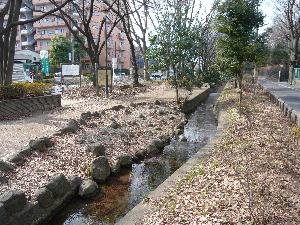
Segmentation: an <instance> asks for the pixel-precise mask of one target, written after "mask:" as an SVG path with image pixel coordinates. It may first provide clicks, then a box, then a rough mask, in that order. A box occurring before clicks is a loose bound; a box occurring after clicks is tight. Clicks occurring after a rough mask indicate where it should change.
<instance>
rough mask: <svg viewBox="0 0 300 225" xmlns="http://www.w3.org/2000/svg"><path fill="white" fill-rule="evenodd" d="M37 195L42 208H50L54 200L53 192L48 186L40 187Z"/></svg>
mask: <svg viewBox="0 0 300 225" xmlns="http://www.w3.org/2000/svg"><path fill="white" fill-rule="evenodd" d="M35 197H36V200H37V202H38V203H39V206H40V207H41V208H49V207H50V206H51V205H52V204H53V202H54V196H53V193H52V192H51V191H50V190H49V189H47V188H46V187H42V188H40V189H38V190H37V192H36V193H35Z"/></svg>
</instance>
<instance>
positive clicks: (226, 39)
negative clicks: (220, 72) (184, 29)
mask: <svg viewBox="0 0 300 225" xmlns="http://www.w3.org/2000/svg"><path fill="white" fill-rule="evenodd" d="M259 3H260V1H259V0H226V1H224V2H223V3H222V4H221V5H220V6H219V8H218V15H217V17H216V25H215V28H216V30H217V31H218V32H220V33H221V34H222V36H221V38H220V39H219V41H218V44H217V48H218V58H219V63H221V64H223V65H226V71H227V73H229V74H230V75H234V76H236V75H238V74H240V73H241V71H242V69H243V66H244V63H245V62H254V61H256V56H257V55H258V54H259V51H258V49H259V50H261V48H260V47H261V41H262V40H263V38H261V39H260V38H257V34H256V29H258V27H260V26H262V25H263V15H262V13H261V12H260V11H258V9H257V7H258V5H259Z"/></svg>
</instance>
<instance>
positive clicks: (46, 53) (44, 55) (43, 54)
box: [40, 50, 49, 59]
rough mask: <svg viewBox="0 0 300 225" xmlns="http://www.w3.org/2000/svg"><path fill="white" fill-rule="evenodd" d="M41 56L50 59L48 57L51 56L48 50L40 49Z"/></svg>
mask: <svg viewBox="0 0 300 225" xmlns="http://www.w3.org/2000/svg"><path fill="white" fill-rule="evenodd" d="M40 57H41V59H48V57H49V53H48V51H47V50H41V51H40Z"/></svg>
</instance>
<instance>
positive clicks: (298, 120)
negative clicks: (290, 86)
mask: <svg viewBox="0 0 300 225" xmlns="http://www.w3.org/2000/svg"><path fill="white" fill-rule="evenodd" d="M258 84H259V86H260V87H261V88H262V89H263V91H264V92H265V94H267V96H268V97H269V98H270V100H271V101H272V102H273V103H274V104H276V105H277V106H278V107H279V108H280V109H281V111H282V112H283V113H284V115H285V116H287V117H288V118H290V119H291V120H292V122H293V123H295V124H296V125H300V113H299V112H297V111H296V110H294V109H293V107H292V106H290V105H289V104H288V103H287V102H285V101H284V100H283V99H281V98H280V97H279V96H277V95H276V94H274V93H272V91H270V90H269V89H268V88H266V87H265V86H264V85H263V84H262V83H260V82H259V83H258Z"/></svg>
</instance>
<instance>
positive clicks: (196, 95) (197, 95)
mask: <svg viewBox="0 0 300 225" xmlns="http://www.w3.org/2000/svg"><path fill="white" fill-rule="evenodd" d="M210 92H211V89H210V88H208V89H206V90H204V91H202V90H201V89H200V90H195V91H194V92H193V94H192V95H190V96H188V98H187V100H186V101H185V102H184V103H183V105H182V111H183V112H184V113H186V114H190V113H192V112H194V111H195V110H196V108H197V107H198V106H199V105H200V103H201V102H204V101H205V99H207V97H208V95H209V93H210Z"/></svg>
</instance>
